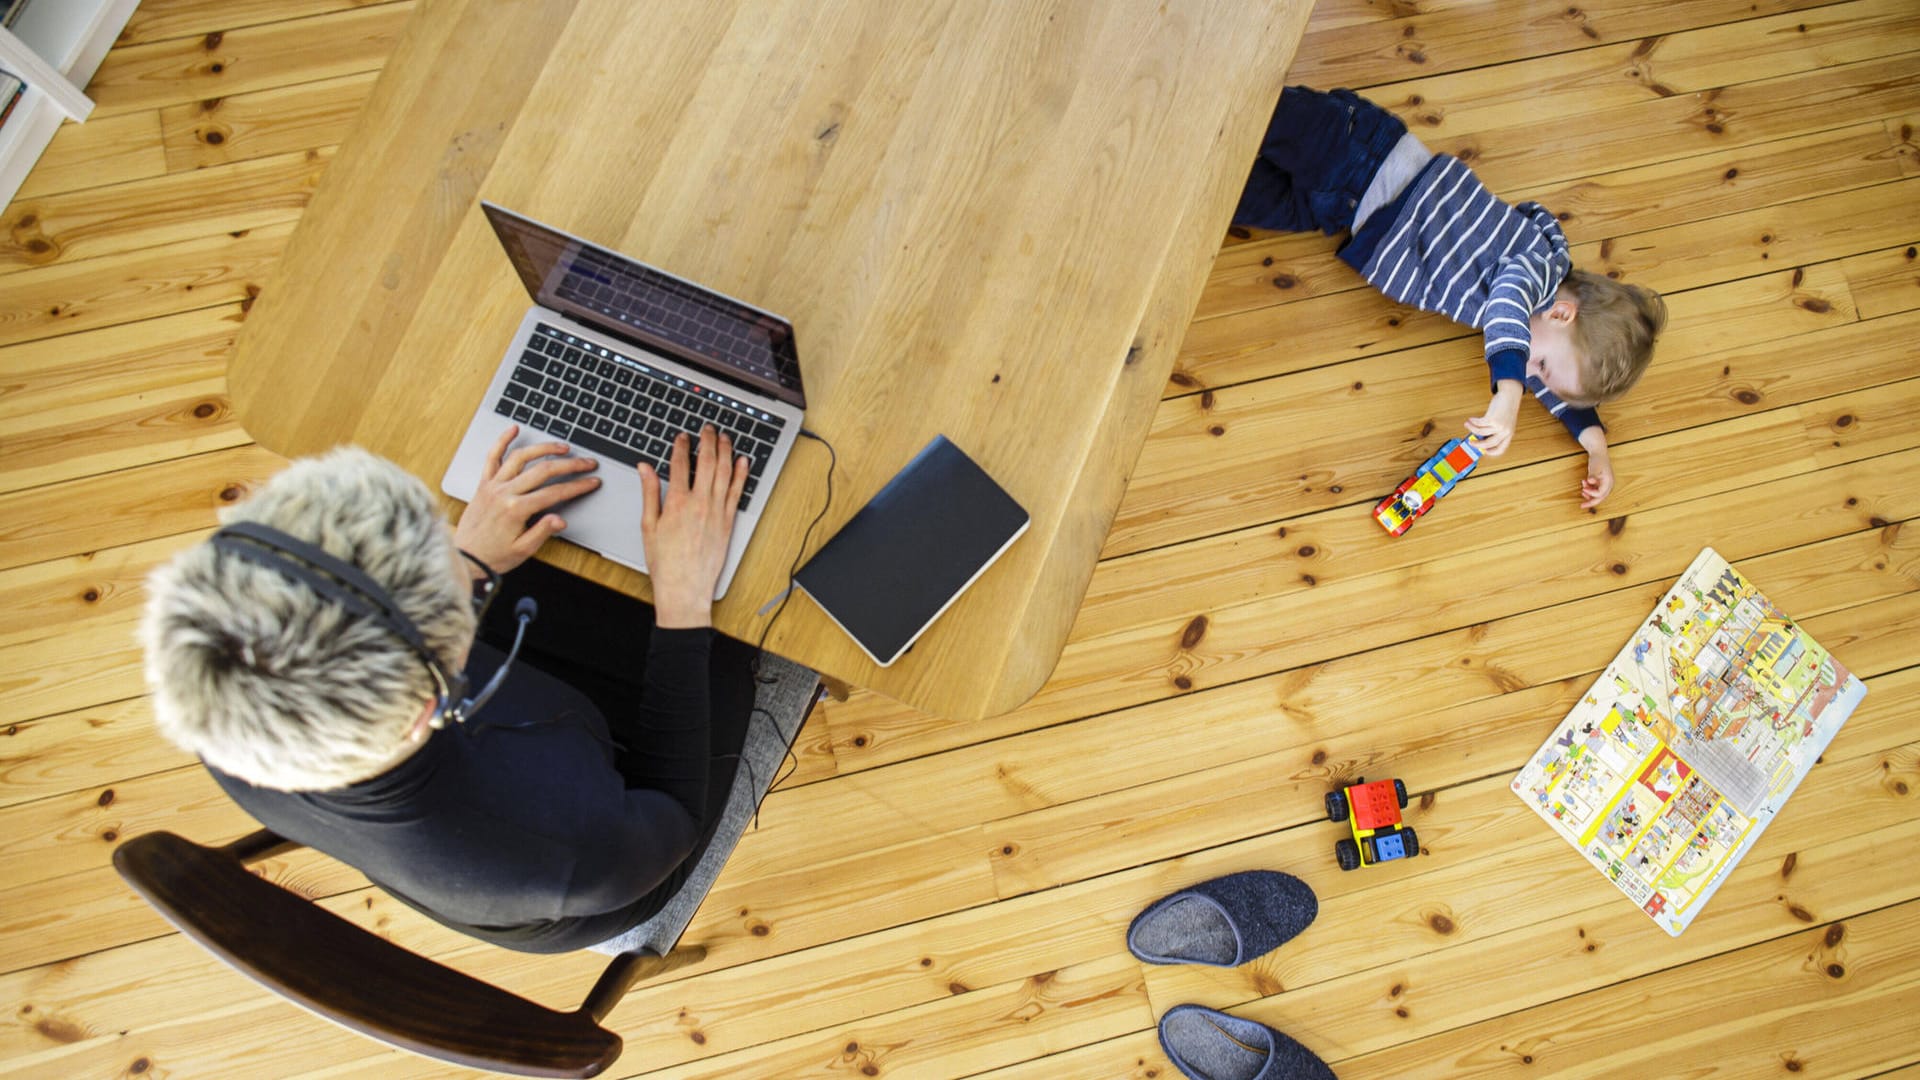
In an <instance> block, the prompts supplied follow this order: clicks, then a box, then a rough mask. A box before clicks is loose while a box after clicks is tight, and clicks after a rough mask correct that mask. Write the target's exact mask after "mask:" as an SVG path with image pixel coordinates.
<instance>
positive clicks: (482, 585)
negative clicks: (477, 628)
mask: <svg viewBox="0 0 1920 1080" xmlns="http://www.w3.org/2000/svg"><path fill="white" fill-rule="evenodd" d="M460 555H461V557H462V558H464V559H466V560H467V561H468V562H470V563H472V564H473V565H474V566H476V567H479V569H480V572H481V573H482V574H484V575H486V576H485V577H483V578H481V579H479V580H477V581H475V582H474V583H473V617H474V619H475V620H476V621H479V620H484V619H485V618H486V617H487V609H488V608H489V607H492V606H493V596H494V594H495V593H497V592H499V591H500V575H499V574H498V573H497V572H496V571H495V570H494V569H493V567H491V566H488V565H487V564H486V563H484V562H481V561H480V558H479V557H478V556H476V555H473V554H471V553H469V552H467V551H465V550H461V552H460Z"/></svg>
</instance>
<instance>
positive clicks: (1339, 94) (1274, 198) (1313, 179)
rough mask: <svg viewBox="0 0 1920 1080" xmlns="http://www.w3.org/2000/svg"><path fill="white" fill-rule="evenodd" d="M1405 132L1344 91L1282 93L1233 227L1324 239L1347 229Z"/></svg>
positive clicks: (1291, 88)
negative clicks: (1316, 235)
mask: <svg viewBox="0 0 1920 1080" xmlns="http://www.w3.org/2000/svg"><path fill="white" fill-rule="evenodd" d="M1406 133H1407V125H1405V124H1403V123H1401V122H1400V118H1399V117H1397V116H1395V115H1393V114H1392V113H1390V112H1388V111H1386V110H1385V109H1382V108H1380V107H1379V106H1378V105H1375V104H1373V103H1372V102H1370V101H1367V100H1365V99H1363V98H1361V97H1360V96H1359V95H1358V94H1355V93H1354V92H1353V91H1351V90H1333V91H1330V92H1327V93H1322V92H1320V91H1318V90H1310V89H1308V88H1307V87H1304V86H1289V87H1287V88H1286V90H1285V91H1283V92H1282V93H1281V95H1280V104H1279V105H1278V106H1277V107H1276V108H1275V109H1274V110H1273V119H1272V120H1271V121H1270V122H1269V123H1268V124H1267V135H1266V138H1265V139H1264V140H1262V142H1261V144H1260V154H1259V156H1258V157H1256V158H1255V159H1254V162H1253V173H1252V175H1250V176H1248V177H1247V187H1246V190H1245V191H1244V192H1242V193H1241V195H1240V206H1239V208H1238V209H1236V210H1235V211H1234V214H1233V222H1234V224H1236V225H1250V226H1253V227H1254V228H1258V229H1274V230H1277V231H1280V232H1306V231H1307V230H1309V229H1319V230H1321V231H1322V232H1325V233H1327V234H1328V235H1332V234H1334V233H1337V232H1339V231H1340V230H1342V229H1345V228H1347V227H1348V226H1350V225H1352V224H1353V214H1354V211H1355V210H1356V209H1357V208H1358V207H1359V205H1360V200H1361V198H1362V196H1364V195H1365V194H1366V191H1367V185H1368V184H1369V183H1370V182H1372V180H1373V175H1374V173H1375V172H1377V171H1379V168H1380V163H1381V162H1382V161H1383V160H1385V159H1386V157H1387V155H1388V153H1390V152H1391V151H1392V150H1393V147H1394V144H1395V143H1397V142H1399V141H1400V137H1401V136H1402V135H1405V134H1406Z"/></svg>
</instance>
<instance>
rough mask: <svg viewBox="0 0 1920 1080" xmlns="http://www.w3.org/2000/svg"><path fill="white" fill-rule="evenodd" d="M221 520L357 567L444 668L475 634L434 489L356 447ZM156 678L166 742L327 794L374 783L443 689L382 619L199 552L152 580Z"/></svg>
mask: <svg viewBox="0 0 1920 1080" xmlns="http://www.w3.org/2000/svg"><path fill="white" fill-rule="evenodd" d="M221 520H222V521H223V522H236V521H257V522H260V523H262V524H264V525H268V526H271V527H273V528H275V529H278V530H280V531H281V532H284V533H287V534H288V535H290V536H293V537H294V538H296V539H299V540H304V541H306V542H308V543H310V544H315V545H317V546H319V547H320V548H322V549H324V550H325V551H326V552H327V553H328V554H329V555H332V556H334V557H335V558H338V559H341V560H344V561H345V562H347V563H349V564H351V565H353V566H355V567H358V568H359V569H360V570H361V571H362V572H363V573H365V574H366V575H367V576H368V577H370V578H372V579H373V580H374V581H375V582H376V583H378V584H379V585H380V587H381V588H383V589H385V590H386V591H387V593H388V594H389V595H390V596H392V598H393V600H394V602H395V603H396V604H398V605H399V607H400V610H401V611H403V612H405V614H406V616H407V618H409V619H411V620H413V624H414V625H415V626H416V627H418V628H419V630H420V633H421V636H422V637H424V638H425V639H426V643H427V647H428V648H429V649H431V650H433V653H434V655H435V656H436V657H437V658H438V659H439V660H440V662H441V664H443V665H444V666H446V667H447V668H448V669H449V670H452V669H455V668H456V667H457V664H458V662H459V660H460V657H461V653H462V651H463V650H464V649H466V647H467V645H468V644H469V643H470V642H471V641H472V640H473V633H474V614H473V607H472V604H471V603H470V601H469V595H470V594H469V593H468V592H467V590H466V586H465V583H464V581H463V580H462V578H461V577H460V575H459V574H458V573H456V568H455V560H456V559H457V558H458V554H457V552H456V550H455V548H454V546H453V534H452V533H451V531H450V530H448V529H447V527H446V522H445V520H444V519H443V518H442V517H441V515H440V508H439V505H438V504H437V503H436V502H435V500H434V497H433V494H432V493H431V492H429V491H428V490H427V486H426V485H425V484H423V483H421V482H420V481H419V480H417V479H415V478H414V477H412V476H410V475H408V474H407V473H406V472H405V471H403V470H402V469H401V468H400V467H399V466H397V465H395V464H393V463H392V462H390V461H387V460H385V459H384V458H379V457H375V456H374V455H372V454H370V453H368V452H366V451H365V450H361V449H358V448H355V447H346V448H342V449H339V450H335V451H333V452H331V453H328V454H326V455H324V456H321V457H317V458H307V459H304V460H300V461H296V462H294V463H293V464H292V465H291V466H289V467H288V468H287V469H286V471H284V472H282V473H280V474H279V475H277V476H275V477H273V478H272V479H271V480H269V481H268V482H267V483H266V484H265V485H264V486H263V487H262V488H261V489H260V492H259V493H258V494H256V495H255V496H254V497H252V498H251V499H248V500H247V501H246V502H243V503H241V504H239V505H238V506H234V507H232V508H230V509H228V510H227V511H225V512H224V513H222V514H221ZM147 590H148V600H147V608H146V616H145V618H144V619H143V621H142V622H141V626H140V637H141V642H142V644H143V645H144V646H145V647H146V672H147V684H148V686H149V687H151V689H152V690H153V704H154V720H155V722H156V724H157V725H158V726H159V728H160V732H161V734H163V735H165V736H166V737H167V738H168V739H169V740H171V741H172V742H174V743H175V744H176V745H178V746H179V747H181V748H182V749H184V750H186V751H188V752H189V753H192V754H197V755H199V756H200V758H201V759H202V760H204V761H205V762H206V763H207V764H208V765H211V766H213V767H214V768H216V769H218V770H220V771H221V772H224V773H227V774H228V775H231V776H234V777H238V778H239V779H241V780H245V781H247V782H248V783H251V784H254V785H256V786H259V787H267V788H275V789H278V790H282V791H323V790H328V789H331V788H338V787H344V786H346V785H348V784H352V783H355V782H357V781H360V780H365V779H367V778H369V777H371V776H374V775H376V774H377V773H379V772H380V771H381V770H382V769H384V768H385V767H386V766H387V765H389V764H390V763H391V762H392V761H393V759H394V756H395V755H396V754H397V753H398V752H399V750H400V749H401V747H402V745H403V741H404V739H405V737H406V733H407V731H408V730H409V729H410V728H411V727H412V726H413V723H414V721H415V720H416V719H418V717H419V715H420V710H421V707H422V703H423V702H424V701H425V700H427V699H429V698H431V697H432V696H433V693H434V682H433V679H432V676H430V675H429V674H428V673H427V669H426V665H425V664H423V663H422V662H421V658H420V657H419V656H418V655H417V654H415V653H414V652H413V651H412V650H411V649H409V648H408V647H407V646H406V644H405V643H404V642H402V641H401V640H400V639H399V638H398V637H397V636H395V635H394V633H393V632H392V631H391V630H389V629H387V628H386V627H385V626H383V625H381V624H380V623H378V622H376V621H374V620H373V619H370V618H367V617H364V616H361V615H356V614H354V613H353V612H351V611H348V610H347V609H346V608H345V607H343V606H341V605H340V604H339V603H336V602H335V601H333V600H329V599H328V598H326V597H325V596H322V595H320V594H319V593H318V592H315V591H314V589H313V588H312V587H311V586H309V585H306V584H304V583H302V582H299V581H295V580H292V579H290V578H288V577H286V576H285V575H282V574H280V573H278V572H276V571H274V570H272V569H270V568H268V567H264V566H261V565H258V564H256V563H252V562H248V561H246V560H243V559H240V558H237V557H235V556H232V555H229V554H226V553H223V552H221V551H219V550H217V549H215V548H214V546H213V545H212V544H210V543H201V544H196V545H194V546H193V547H191V548H188V549H187V550H186V551H183V552H181V553H180V554H179V555H178V556H175V557H174V558H173V560H172V561H170V562H168V563H167V564H166V565H164V566H162V567H160V568H159V569H158V570H156V571H154V573H153V575H152V576H151V577H149V578H148V580H147Z"/></svg>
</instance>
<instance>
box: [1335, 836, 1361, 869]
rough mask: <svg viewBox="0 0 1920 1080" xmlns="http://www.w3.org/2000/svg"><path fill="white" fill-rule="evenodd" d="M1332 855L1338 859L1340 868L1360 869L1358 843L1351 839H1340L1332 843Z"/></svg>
mask: <svg viewBox="0 0 1920 1080" xmlns="http://www.w3.org/2000/svg"><path fill="white" fill-rule="evenodd" d="M1333 857H1334V858H1336V859H1338V860H1340V869H1342V870H1358V869H1360V845H1359V844H1356V843H1354V842H1353V841H1351V840H1341V841H1338V842H1336V843H1335V844H1334V845H1333Z"/></svg>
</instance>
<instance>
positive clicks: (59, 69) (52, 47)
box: [0, 0, 140, 208]
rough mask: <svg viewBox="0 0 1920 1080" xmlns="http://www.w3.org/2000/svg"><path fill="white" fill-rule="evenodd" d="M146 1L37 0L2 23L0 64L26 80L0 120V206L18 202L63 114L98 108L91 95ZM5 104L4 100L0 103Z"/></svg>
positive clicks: (76, 115) (76, 116) (77, 117)
mask: <svg viewBox="0 0 1920 1080" xmlns="http://www.w3.org/2000/svg"><path fill="white" fill-rule="evenodd" d="M139 6H140V0H31V2H30V3H29V4H28V5H27V8H26V10H24V11H22V12H21V13H20V18H19V19H18V20H17V21H15V23H14V24H13V26H12V27H11V28H0V70H5V71H6V72H8V73H9V74H11V75H14V76H15V77H17V78H19V79H20V80H22V81H23V82H25V83H26V84H27V86H26V90H25V92H24V93H22V94H21V96H20V101H19V103H18V104H17V105H15V106H14V109H13V113H12V115H10V116H8V117H7V122H6V124H5V125H0V208H4V207H5V206H6V204H7V203H10V202H12V201H13V194H14V192H16V191H18V190H20V183H21V181H23V180H25V179H26V177H27V173H28V171H29V170H31V169H32V168H33V165H34V162H36V161H39V160H40V155H41V154H42V153H44V152H45V151H46V148H47V143H49V142H51V141H52V140H53V134H54V132H56V131H58V130H59V129H60V124H61V122H62V121H65V120H69V119H71V120H74V121H76V122H77V121H81V120H85V119H86V118H87V115H88V114H89V113H91V112H92V111H93V102H92V101H90V100H89V99H88V98H87V96H86V93H85V87H86V85H87V82H88V81H89V80H91V79H92V78H93V73H94V72H95V71H98V70H99V68H100V61H101V60H102V59H104V58H105V57H106V55H107V50H108V49H110V48H112V47H113V41H114V39H115V38H117V37H119V36H120V31H121V29H122V28H124V27H125V26H126V25H127V20H128V19H129V18H131V17H132V16H133V9H134V8H136V7H139ZM4 107H5V102H0V108H4Z"/></svg>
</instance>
